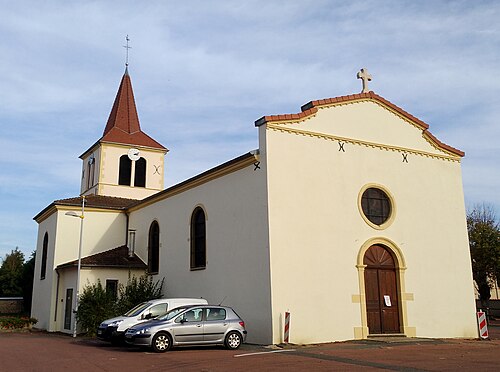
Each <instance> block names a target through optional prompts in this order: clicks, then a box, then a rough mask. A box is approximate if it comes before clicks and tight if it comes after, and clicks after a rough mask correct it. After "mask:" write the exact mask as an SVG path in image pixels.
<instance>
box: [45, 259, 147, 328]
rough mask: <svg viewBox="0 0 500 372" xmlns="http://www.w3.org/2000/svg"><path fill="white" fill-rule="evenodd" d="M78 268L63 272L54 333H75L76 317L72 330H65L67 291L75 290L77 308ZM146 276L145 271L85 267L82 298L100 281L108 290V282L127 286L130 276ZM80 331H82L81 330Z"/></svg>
mask: <svg viewBox="0 0 500 372" xmlns="http://www.w3.org/2000/svg"><path fill="white" fill-rule="evenodd" d="M76 273H77V271H76V267H74V268H73V267H72V268H67V269H64V270H61V278H60V281H59V296H58V300H57V301H58V306H57V319H56V320H55V322H54V328H53V329H52V330H53V331H57V332H64V333H73V325H74V315H73V316H72V318H71V329H64V315H65V314H64V312H65V305H66V303H65V301H66V290H67V289H69V288H73V300H72V304H71V305H72V309H74V308H75V307H76V302H75V301H76V289H75V285H76ZM143 274H144V270H137V269H133V270H130V271H129V270H124V269H113V268H92V269H88V268H86V267H83V268H82V269H81V271H80V296H81V294H82V293H83V290H84V289H85V287H87V286H89V285H91V284H95V283H97V281H98V280H100V282H101V284H102V286H103V287H104V288H106V280H107V279H109V280H118V284H119V285H127V281H128V278H129V275H130V276H136V277H139V276H141V275H143ZM79 331H81V330H80V329H79Z"/></svg>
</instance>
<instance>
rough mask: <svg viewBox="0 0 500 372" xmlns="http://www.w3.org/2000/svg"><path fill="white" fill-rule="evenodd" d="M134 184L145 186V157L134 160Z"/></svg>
mask: <svg viewBox="0 0 500 372" xmlns="http://www.w3.org/2000/svg"><path fill="white" fill-rule="evenodd" d="M134 186H136V187H146V159H144V158H140V159H138V160H136V162H135V177H134Z"/></svg>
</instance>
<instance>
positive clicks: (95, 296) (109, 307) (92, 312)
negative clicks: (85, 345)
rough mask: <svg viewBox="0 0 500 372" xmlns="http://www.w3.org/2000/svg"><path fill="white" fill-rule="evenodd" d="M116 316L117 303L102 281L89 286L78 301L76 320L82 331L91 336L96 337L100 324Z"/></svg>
mask: <svg viewBox="0 0 500 372" xmlns="http://www.w3.org/2000/svg"><path fill="white" fill-rule="evenodd" d="M115 314H116V303H115V299H114V297H113V296H112V295H111V294H110V293H108V292H106V289H105V288H103V286H102V284H101V281H100V280H97V283H96V284H88V285H87V286H86V287H85V288H84V289H83V293H82V295H81V296H80V300H79V301H78V311H77V314H76V319H77V322H78V325H79V327H80V330H81V331H83V332H85V333H87V334H88V335H90V336H93V335H95V331H96V329H97V327H98V326H99V324H100V323H101V322H102V321H103V320H105V319H108V318H112V317H113V316H115Z"/></svg>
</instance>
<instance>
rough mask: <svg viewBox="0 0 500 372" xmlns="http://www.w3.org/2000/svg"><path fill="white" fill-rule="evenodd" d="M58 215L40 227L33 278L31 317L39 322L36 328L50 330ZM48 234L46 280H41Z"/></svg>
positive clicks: (48, 219) (54, 281)
mask: <svg viewBox="0 0 500 372" xmlns="http://www.w3.org/2000/svg"><path fill="white" fill-rule="evenodd" d="M56 225H57V214H56V213H54V214H52V215H51V216H49V217H48V218H46V219H45V220H44V221H42V222H41V223H40V224H39V226H38V237H37V243H36V257H35V272H34V278H33V297H32V305H31V316H32V317H33V318H36V319H37V320H38V322H37V324H36V328H39V329H50V328H51V314H52V316H53V312H52V306H53V304H54V299H55V288H56V280H57V278H56V274H55V272H54V267H55V266H54V246H55V236H56V231H57V229H56ZM45 233H48V246H47V266H46V271H45V279H43V280H40V274H41V263H42V250H43V238H44V236H45Z"/></svg>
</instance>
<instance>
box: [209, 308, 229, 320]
mask: <svg viewBox="0 0 500 372" xmlns="http://www.w3.org/2000/svg"><path fill="white" fill-rule="evenodd" d="M206 312H207V315H206V319H207V321H213V320H224V319H226V310H225V309H221V308H209V309H206Z"/></svg>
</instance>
